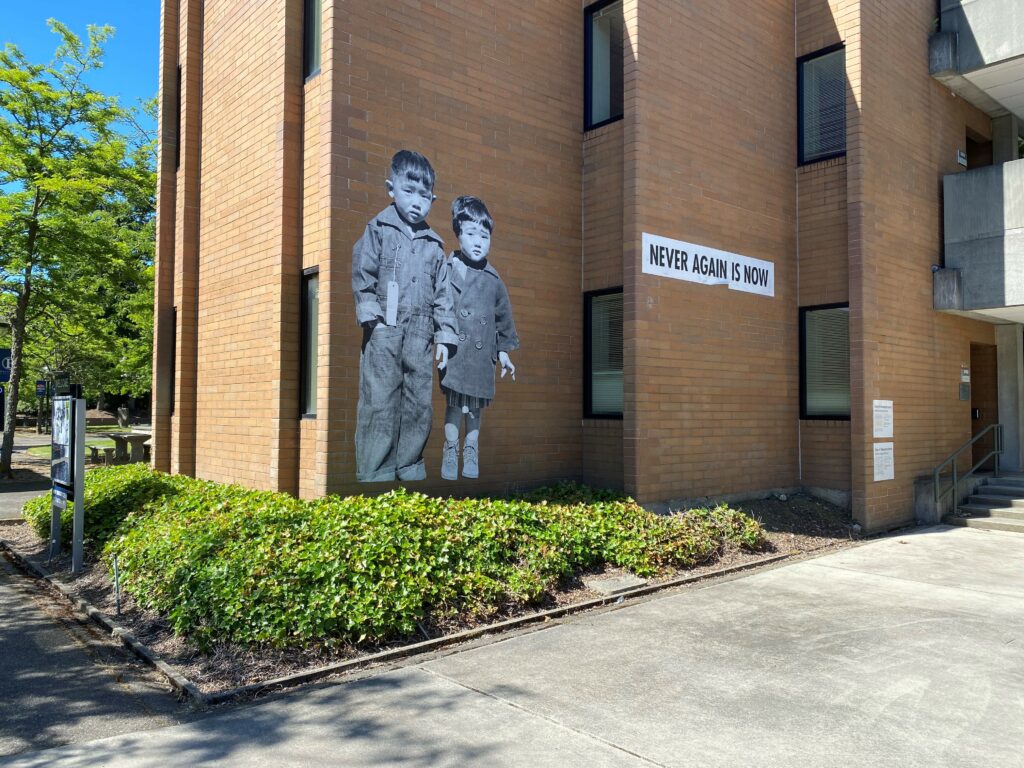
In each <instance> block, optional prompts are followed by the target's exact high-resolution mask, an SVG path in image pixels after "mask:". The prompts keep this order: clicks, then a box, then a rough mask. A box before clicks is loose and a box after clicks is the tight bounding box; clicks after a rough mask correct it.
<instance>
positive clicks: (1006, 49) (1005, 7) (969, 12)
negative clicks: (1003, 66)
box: [941, 0, 1024, 73]
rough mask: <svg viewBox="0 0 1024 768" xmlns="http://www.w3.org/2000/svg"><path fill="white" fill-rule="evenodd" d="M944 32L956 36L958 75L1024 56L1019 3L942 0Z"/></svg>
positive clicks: (1010, 0)
mask: <svg viewBox="0 0 1024 768" xmlns="http://www.w3.org/2000/svg"><path fill="white" fill-rule="evenodd" d="M941 9H942V23H941V30H942V31H943V32H955V33H956V35H957V51H958V57H959V71H960V72H961V73H963V72H973V71H974V70H977V69H981V68H982V67H986V66H990V65H992V64H996V63H998V62H1000V61H1005V60H1007V59H1012V58H1014V57H1016V56H1022V55H1024V9H1022V0H942V5H941Z"/></svg>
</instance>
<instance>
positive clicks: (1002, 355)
mask: <svg viewBox="0 0 1024 768" xmlns="http://www.w3.org/2000/svg"><path fill="white" fill-rule="evenodd" d="M996 348H997V351H996V355H997V366H998V377H999V383H998V387H999V423H1000V424H1002V425H1003V455H1002V458H1001V459H1000V460H999V464H1000V466H1001V467H1003V468H1004V469H1007V470H1021V469H1024V466H1022V463H1021V458H1022V454H1021V446H1022V445H1024V327H1022V326H1020V325H1018V324H1016V323H1014V324H1011V325H999V326H996Z"/></svg>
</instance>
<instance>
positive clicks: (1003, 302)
mask: <svg viewBox="0 0 1024 768" xmlns="http://www.w3.org/2000/svg"><path fill="white" fill-rule="evenodd" d="M943 190H944V205H943V216H944V223H945V241H946V242H945V244H946V259H945V261H946V267H947V268H949V269H959V270H960V271H961V279H962V286H963V309H965V310H971V309H986V308H992V307H1007V306H1018V305H1024V160H1015V161H1013V162H1009V163H1003V164H1001V165H993V166H989V167H987V168H977V169H975V170H972V171H966V172H963V173H955V174H951V175H949V176H946V177H945V178H944V179H943Z"/></svg>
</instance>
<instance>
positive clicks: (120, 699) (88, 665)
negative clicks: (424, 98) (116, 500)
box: [0, 529, 182, 755]
mask: <svg viewBox="0 0 1024 768" xmlns="http://www.w3.org/2000/svg"><path fill="white" fill-rule="evenodd" d="M2 534H3V531H2V529H0V535H2ZM39 590H40V586H39V584H38V583H37V582H36V581H34V580H33V579H31V578H29V577H27V576H25V575H24V574H22V573H21V572H20V571H18V570H17V569H16V568H14V567H13V566H12V565H11V564H10V563H9V562H8V561H7V560H6V558H4V557H2V556H0V755H11V754H14V753H17V752H22V751H26V750H33V751H34V750H39V749H45V748H48V747H53V746H57V745H60V744H67V743H69V742H75V741H87V740H92V739H97V738H102V737H105V736H113V735H115V734H119V733H134V732H138V731H141V730H144V729H146V728H157V727H162V726H168V725H173V724H176V723H177V722H178V720H177V719H176V718H175V717H174V715H175V713H177V712H178V711H180V710H181V709H182V708H181V706H180V705H178V704H177V702H176V701H175V699H174V697H173V696H171V695H170V694H169V693H167V692H166V688H165V686H164V684H163V681H162V680H160V679H159V678H157V677H156V676H155V675H153V674H152V673H151V672H149V670H147V669H145V668H143V667H142V665H141V664H139V663H138V662H135V661H134V660H132V661H129V660H127V656H126V652H125V651H123V650H122V649H121V648H120V647H118V646H115V645H114V644H113V643H112V642H111V641H110V640H109V639H108V638H106V637H105V636H103V635H102V634H101V633H99V632H98V631H95V630H92V629H91V628H88V627H84V626H82V625H79V624H78V623H76V622H75V621H74V620H73V619H71V618H69V617H68V615H67V614H66V613H64V612H63V611H62V608H61V607H60V606H59V604H56V603H54V601H53V600H52V599H50V598H49V596H43V595H41V594H40V591H39Z"/></svg>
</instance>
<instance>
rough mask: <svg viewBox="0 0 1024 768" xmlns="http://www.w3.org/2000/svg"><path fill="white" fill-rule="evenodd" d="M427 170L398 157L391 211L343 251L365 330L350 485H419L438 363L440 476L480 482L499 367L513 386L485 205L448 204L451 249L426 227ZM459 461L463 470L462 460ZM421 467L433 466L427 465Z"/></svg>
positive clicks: (509, 324) (418, 160)
mask: <svg viewBox="0 0 1024 768" xmlns="http://www.w3.org/2000/svg"><path fill="white" fill-rule="evenodd" d="M435 180H436V176H435V173H434V168H433V167H432V166H431V164H430V161H429V160H427V158H426V157H424V156H423V155H421V154H419V153H418V152H413V151H410V150H401V151H399V152H397V153H396V154H395V156H394V157H393V158H392V160H391V167H390V170H389V173H388V178H387V180H386V182H385V186H386V190H387V194H388V196H389V197H390V198H391V200H392V202H391V204H390V205H389V206H388V207H387V208H385V209H384V210H383V211H381V212H380V213H378V214H377V215H376V216H375V217H374V218H373V219H371V220H370V222H369V223H368V224H367V225H366V230H365V231H364V233H363V236H362V237H361V238H360V239H359V241H358V242H357V243H356V244H355V247H354V248H353V251H352V291H353V293H354V295H355V307H356V320H357V321H358V322H359V324H360V326H361V327H362V329H363V343H362V352H361V355H360V360H359V404H358V406H357V415H356V479H357V480H359V481H360V482H386V481H390V480H395V479H396V478H397V479H398V480H400V481H403V482H409V481H413V480H425V479H426V478H427V464H426V463H425V461H424V457H423V451H424V449H425V447H426V443H427V438H428V437H429V436H430V431H431V427H432V426H433V420H434V413H433V407H432V404H431V394H432V390H433V386H434V384H433V381H434V366H435V363H436V366H437V370H438V378H439V381H440V386H441V390H442V392H443V393H444V397H445V414H444V438H445V439H444V447H443V450H442V455H441V456H438V457H437V460H438V461H439V462H440V467H441V470H440V471H441V477H442V478H444V479H446V480H456V479H458V478H459V476H460V473H461V476H462V477H467V478H476V477H479V476H480V471H481V470H480V466H481V462H480V434H481V426H482V421H483V412H484V410H485V409H486V408H487V407H488V406H489V405H490V404H491V402H492V400H493V399H494V397H495V378H496V375H497V368H498V367H499V366H500V368H501V378H503V379H504V378H505V376H506V375H508V376H509V380H511V381H514V380H515V375H516V368H515V365H514V364H513V363H512V359H511V357H510V356H509V353H511V352H513V351H515V350H516V349H517V348H518V347H519V337H518V335H517V334H516V328H515V323H514V321H513V319H512V307H511V302H510V301H509V296H508V290H507V289H506V288H505V284H504V283H503V282H502V279H501V276H500V275H499V274H498V272H497V270H495V268H494V266H493V265H492V264H491V261H490V259H489V255H490V250H491V240H492V237H493V234H494V230H495V226H494V220H493V218H492V217H491V214H490V212H489V211H488V210H487V206H486V204H485V203H484V201H483V200H481V199H479V198H477V197H470V196H468V195H464V196H460V197H458V198H457V199H456V200H455V201H454V203H453V204H452V211H451V213H452V220H451V226H452V230H453V232H454V235H455V237H456V239H457V240H458V244H459V247H458V248H457V249H455V250H453V251H452V252H451V253H448V254H446V252H445V249H444V240H443V239H442V238H441V237H440V236H439V235H438V234H437V233H436V232H435V231H434V230H433V229H432V228H431V227H430V225H429V224H428V223H427V216H428V215H429V213H430V210H431V207H432V205H433V203H434V201H435V200H436V199H437V198H436V196H435V195H434V182H435ZM460 460H461V461H460ZM431 466H436V465H435V464H434V463H433V461H432V462H431Z"/></svg>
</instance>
